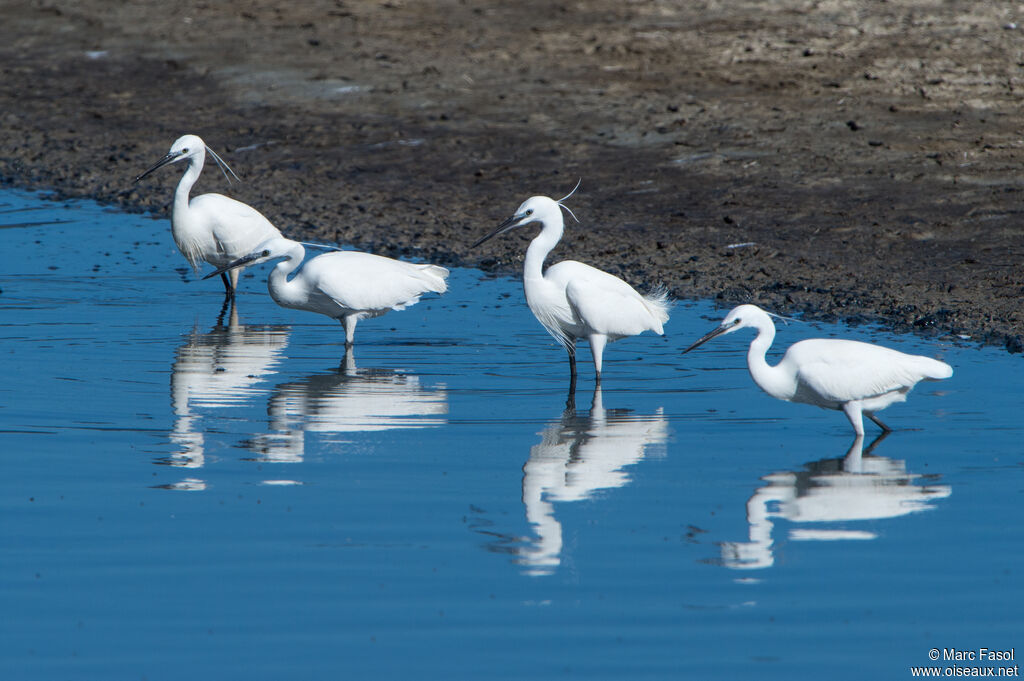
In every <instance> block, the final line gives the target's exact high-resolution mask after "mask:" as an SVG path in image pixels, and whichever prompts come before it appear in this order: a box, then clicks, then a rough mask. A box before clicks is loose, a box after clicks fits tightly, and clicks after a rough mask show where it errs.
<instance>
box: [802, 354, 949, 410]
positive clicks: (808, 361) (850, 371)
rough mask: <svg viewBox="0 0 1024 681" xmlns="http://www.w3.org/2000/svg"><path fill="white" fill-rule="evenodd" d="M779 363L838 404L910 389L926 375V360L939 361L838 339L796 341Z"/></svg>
mask: <svg viewBox="0 0 1024 681" xmlns="http://www.w3.org/2000/svg"><path fill="white" fill-rule="evenodd" d="M922 360H923V361H922ZM782 363H783V364H789V365H791V366H793V367H795V374H796V377H797V380H798V383H800V384H803V385H805V386H807V387H808V388H810V389H811V390H813V391H814V392H815V393H817V394H818V395H820V396H821V397H823V398H826V399H827V400H831V401H834V402H837V403H840V404H841V403H844V402H850V401H852V400H863V399H868V398H871V397H877V396H880V395H884V394H886V393H890V392H893V391H895V390H904V391H906V390H909V389H910V388H912V387H914V385H915V384H916V383H917V382H918V381H920V380H921V379H923V378H928V377H929V375H928V372H927V369H928V367H929V363H935V364H941V363H938V362H936V360H932V359H930V358H928V357H919V356H916V355H908V354H905V353H902V352H899V351H897V350H892V349H890V348H885V347H882V346H880V345H872V344H870V343H861V342H858V341H848V340H839V339H812V340H805V341H800V342H799V343H795V344H794V345H793V346H791V347H790V348H789V350H787V351H786V354H785V356H784V357H783V359H782Z"/></svg>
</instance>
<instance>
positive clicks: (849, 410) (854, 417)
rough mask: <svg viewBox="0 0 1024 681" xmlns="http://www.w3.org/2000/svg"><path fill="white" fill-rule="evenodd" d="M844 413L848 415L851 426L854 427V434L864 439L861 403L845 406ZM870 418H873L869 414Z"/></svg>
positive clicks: (846, 404)
mask: <svg viewBox="0 0 1024 681" xmlns="http://www.w3.org/2000/svg"><path fill="white" fill-rule="evenodd" d="M843 413H844V414H846V418H848V419H850V425H851V426H853V432H854V433H856V434H857V435H859V436H860V437H864V419H863V418H861V413H862V411H861V407H860V402H847V403H845V404H844V405H843ZM868 416H871V415H870V414H868Z"/></svg>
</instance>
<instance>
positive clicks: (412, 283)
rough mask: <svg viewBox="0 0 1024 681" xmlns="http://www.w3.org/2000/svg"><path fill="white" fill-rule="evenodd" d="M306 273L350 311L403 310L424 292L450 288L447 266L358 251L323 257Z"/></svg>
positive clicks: (313, 260)
mask: <svg viewBox="0 0 1024 681" xmlns="http://www.w3.org/2000/svg"><path fill="white" fill-rule="evenodd" d="M302 271H303V273H304V276H306V277H307V278H308V279H309V281H310V282H311V283H313V284H314V285H315V287H316V288H317V289H318V290H320V291H321V292H322V293H323V294H324V295H327V296H328V297H330V298H331V299H332V300H334V302H336V303H337V304H338V305H340V306H342V307H344V308H346V309H349V310H359V311H367V312H384V311H387V310H401V309H404V308H405V307H408V306H409V305H415V304H416V303H417V302H419V299H420V296H421V295H423V294H424V293H427V292H434V293H444V292H445V291H446V290H447V288H448V287H447V283H446V282H445V278H447V276H448V270H446V269H445V268H443V267H438V266H436V265H419V264H414V263H407V262H402V261H400V260H392V259H391V258H385V257H382V256H379V255H372V254H370V253H359V252H357V251H343V252H338V253H325V254H323V255H319V256H317V257H315V258H313V259H312V260H310V261H309V262H308V263H306V265H305V266H303V270H302Z"/></svg>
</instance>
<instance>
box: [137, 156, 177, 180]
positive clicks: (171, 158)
mask: <svg viewBox="0 0 1024 681" xmlns="http://www.w3.org/2000/svg"><path fill="white" fill-rule="evenodd" d="M179 156H181V154H180V153H178V152H175V153H172V154H167V155H166V156H164V157H163V158H162V159H160V160H159V161H157V162H156V164H155V165H154V166H153V167H152V168H150V169H149V170H147V171H146V172H144V173H142V174H141V175H139V176H138V177H136V178H135V180H134V181H133V182H132V184H134V183H135V182H138V181H139V180H141V179H142V178H144V177H146V176H147V175H149V174H150V173H152V172H153V171H154V170H159V169H160V168H163V167H164V166H165V165H167V164H168V163H171V162H172V161H174V159H176V158H178V157H179Z"/></svg>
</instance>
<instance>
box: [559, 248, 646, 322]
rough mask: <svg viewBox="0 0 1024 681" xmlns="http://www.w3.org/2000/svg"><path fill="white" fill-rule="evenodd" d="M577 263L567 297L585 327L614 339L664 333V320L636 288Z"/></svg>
mask: <svg viewBox="0 0 1024 681" xmlns="http://www.w3.org/2000/svg"><path fill="white" fill-rule="evenodd" d="M559 264H562V263H559ZM577 264H578V265H580V267H578V268H576V271H575V272H574V275H573V277H572V278H571V280H570V281H569V282H568V284H567V285H566V288H565V297H566V299H567V300H568V301H569V305H570V307H571V308H572V310H573V312H574V314H575V315H576V316H577V317H578V318H579V320H580V321H581V322H582V323H583V325H584V326H586V327H588V328H589V329H591V330H592V331H593V332H596V333H602V334H605V335H607V336H609V337H611V338H622V337H625V336H635V335H636V334H639V333H643V332H644V331H654V332H655V333H658V334H661V333H662V326H661V321H660V320H659V319H658V317H657V316H656V315H655V313H654V311H653V310H652V309H651V305H650V304H649V303H648V301H647V300H645V299H644V297H643V296H642V295H640V293H638V292H637V291H636V289H634V288H633V287H632V286H630V285H629V284H627V283H626V282H624V281H623V280H621V279H619V278H618V277H616V276H613V275H611V274H608V273H607V272H604V271H602V270H599V269H597V268H594V267H590V266H589V265H583V264H582V263H577Z"/></svg>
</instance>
